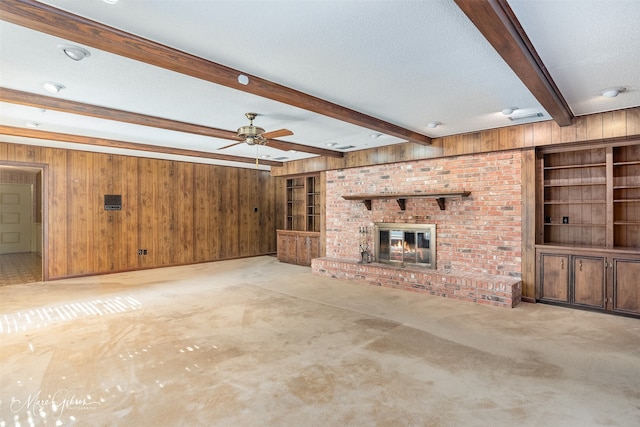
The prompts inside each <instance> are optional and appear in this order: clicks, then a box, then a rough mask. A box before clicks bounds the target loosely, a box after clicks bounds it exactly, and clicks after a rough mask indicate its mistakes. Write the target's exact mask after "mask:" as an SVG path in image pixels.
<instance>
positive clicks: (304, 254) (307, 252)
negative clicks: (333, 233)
mask: <svg viewBox="0 0 640 427" xmlns="http://www.w3.org/2000/svg"><path fill="white" fill-rule="evenodd" d="M298 264H300V265H311V237H309V236H298Z"/></svg>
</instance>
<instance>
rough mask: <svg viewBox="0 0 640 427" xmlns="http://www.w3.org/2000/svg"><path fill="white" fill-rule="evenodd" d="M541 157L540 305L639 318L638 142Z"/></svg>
mask: <svg viewBox="0 0 640 427" xmlns="http://www.w3.org/2000/svg"><path fill="white" fill-rule="evenodd" d="M552 150H553V148H549V149H548V150H547V151H543V152H542V154H541V156H540V157H539V158H540V162H541V164H540V169H539V171H540V172H541V173H540V179H539V181H538V182H539V193H538V194H539V200H540V203H539V204H538V214H539V215H540V217H539V222H538V224H540V230H541V232H540V234H539V238H538V243H537V245H536V254H537V257H536V259H537V270H538V279H537V298H538V299H540V300H541V301H545V302H550V303H555V304H563V305H568V306H575V307H582V308H589V309H595V310H602V311H608V312H614V313H619V314H626V315H632V316H640V280H638V277H640V144H639V143H638V142H635V143H627V145H623V144H608V145H607V144H603V145H600V146H598V147H595V148H584V149H575V150H574V151H569V150H566V149H565V150H558V151H552Z"/></svg>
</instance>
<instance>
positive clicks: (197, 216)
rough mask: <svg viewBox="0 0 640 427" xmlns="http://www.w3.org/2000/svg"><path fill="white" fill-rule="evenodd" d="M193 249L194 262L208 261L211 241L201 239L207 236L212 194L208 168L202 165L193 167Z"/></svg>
mask: <svg viewBox="0 0 640 427" xmlns="http://www.w3.org/2000/svg"><path fill="white" fill-rule="evenodd" d="M193 169H194V170H193V247H194V253H193V257H194V261H195V262H202V261H205V260H207V259H210V258H209V257H210V256H211V253H212V251H211V246H210V241H211V240H212V239H202V237H204V236H209V235H210V234H209V232H210V231H209V223H208V221H207V212H209V209H210V206H211V204H212V203H211V196H212V192H211V191H208V189H209V185H208V184H209V171H208V169H209V167H208V166H207V165H203V164H195V165H193Z"/></svg>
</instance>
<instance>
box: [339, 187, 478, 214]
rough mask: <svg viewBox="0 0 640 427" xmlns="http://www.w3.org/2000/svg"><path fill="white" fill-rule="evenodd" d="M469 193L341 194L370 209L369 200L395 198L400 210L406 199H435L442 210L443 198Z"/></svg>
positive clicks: (465, 195)
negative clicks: (359, 201) (362, 203)
mask: <svg viewBox="0 0 640 427" xmlns="http://www.w3.org/2000/svg"><path fill="white" fill-rule="evenodd" d="M469 194H471V192H470V191H455V192H444V193H409V194H395V193H383V194H345V195H343V196H342V198H343V199H345V200H362V201H363V202H364V205H365V206H366V207H367V210H368V211H370V210H371V201H372V200H380V199H396V201H397V202H398V206H400V209H401V210H405V207H406V201H407V199H436V201H437V202H438V206H440V210H444V201H445V199H450V198H453V197H467V196H469Z"/></svg>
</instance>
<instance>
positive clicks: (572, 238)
mask: <svg viewBox="0 0 640 427" xmlns="http://www.w3.org/2000/svg"><path fill="white" fill-rule="evenodd" d="M605 159H606V153H605V149H604V148H599V149H593V150H584V152H581V153H580V154H579V155H576V154H575V153H574V152H563V153H550V154H545V155H544V158H543V162H544V181H543V187H544V242H545V243H557V244H572V245H589V246H602V247H605V246H606V212H607V201H606V190H607V183H606V180H607V177H606V161H605Z"/></svg>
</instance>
